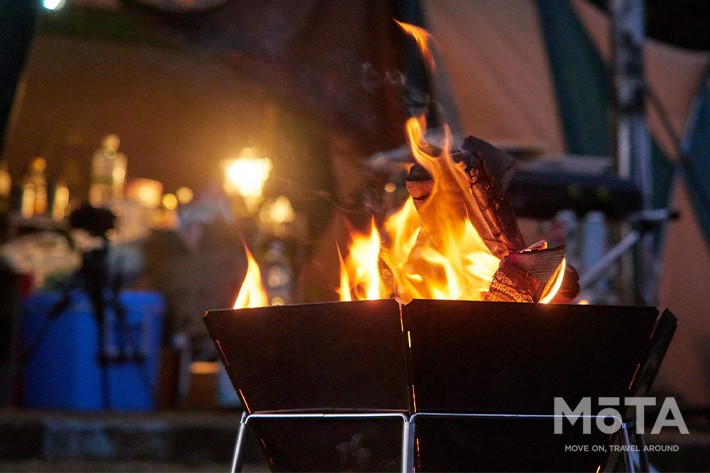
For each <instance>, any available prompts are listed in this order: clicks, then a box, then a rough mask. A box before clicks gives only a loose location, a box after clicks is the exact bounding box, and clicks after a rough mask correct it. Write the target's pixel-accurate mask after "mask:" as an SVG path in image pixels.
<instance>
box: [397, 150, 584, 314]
mask: <svg viewBox="0 0 710 473" xmlns="http://www.w3.org/2000/svg"><path fill="white" fill-rule="evenodd" d="M420 138H421V137H420ZM418 146H419V148H414V149H413V151H414V152H415V153H417V152H418V151H419V152H421V154H422V155H424V156H428V157H430V158H431V159H430V160H428V161H427V160H423V159H421V156H420V158H419V159H417V161H418V164H415V165H414V166H412V168H411V169H410V172H409V175H408V177H407V182H406V184H407V190H408V191H409V193H410V194H411V196H412V198H413V201H414V205H415V207H416V209H417V212H418V213H419V216H420V218H421V222H422V231H421V233H420V234H419V236H418V238H417V243H416V245H415V246H414V248H413V251H412V253H411V254H410V258H409V261H408V266H409V267H418V269H419V270H418V271H410V273H413V274H416V275H417V278H415V279H413V280H412V281H411V285H412V286H414V287H415V289H416V291H415V292H417V293H422V289H421V288H426V287H427V285H428V282H425V280H427V279H432V278H433V279H442V278H443V279H445V278H446V275H445V274H443V273H442V271H440V270H437V269H436V268H425V267H424V265H421V264H419V265H417V261H418V260H420V259H423V258H421V257H420V255H421V254H422V253H423V252H425V251H426V249H427V247H430V248H433V249H435V250H440V249H441V248H447V245H446V243H447V242H450V240H451V239H452V237H451V235H452V234H453V235H460V234H462V233H465V232H462V231H461V228H462V227H463V226H464V223H465V221H466V220H468V221H469V222H470V223H471V225H472V226H473V228H474V229H475V230H476V233H477V234H478V235H479V236H480V238H481V239H482V241H483V243H484V244H485V246H486V247H487V248H488V250H489V251H490V253H491V254H492V255H493V256H495V257H496V258H498V259H500V260H501V261H500V263H499V265H498V269H497V270H496V271H495V273H494V274H493V277H492V281H491V283H490V287H489V288H488V292H487V293H485V295H484V296H483V298H484V299H485V300H489V301H510V302H533V303H537V302H540V301H541V300H542V301H545V302H548V301H549V299H552V297H553V296H554V295H555V293H557V292H558V291H559V295H557V296H556V298H555V301H556V302H568V301H571V300H572V299H574V298H575V297H576V296H577V294H578V293H579V284H578V275H577V272H576V270H575V269H574V268H572V267H567V266H566V265H565V264H563V263H564V258H565V248H564V247H558V248H553V249H547V245H546V244H542V245H539V246H533V247H531V248H527V249H525V242H524V239H523V237H522V234H521V232H520V229H519V227H518V224H517V220H516V217H515V213H514V212H513V209H512V207H511V206H510V204H509V203H508V202H507V200H506V199H505V195H504V188H505V186H504V185H502V184H501V182H503V184H505V183H507V182H508V181H509V179H510V174H511V173H512V162H513V158H512V157H510V156H509V155H507V154H506V153H504V152H503V151H501V150H499V149H497V148H495V147H494V146H492V145H490V144H489V143H486V142H485V141H483V140H480V139H478V138H474V137H469V138H467V139H466V140H465V141H464V142H463V145H462V146H461V149H459V150H457V151H455V152H453V153H451V155H450V156H447V155H446V152H445V151H442V150H438V149H436V148H435V147H433V146H432V145H430V144H428V143H422V142H421V141H420V142H419V145H418ZM462 171H463V172H462ZM462 176H465V177H463V178H462ZM462 180H463V181H465V182H463V183H462ZM454 238H456V237H454ZM442 254H443V252H442ZM450 255H451V253H450V250H449V256H450ZM420 286H421V288H420ZM427 295H428V294H427Z"/></svg>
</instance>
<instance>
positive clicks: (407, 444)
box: [402, 418, 414, 473]
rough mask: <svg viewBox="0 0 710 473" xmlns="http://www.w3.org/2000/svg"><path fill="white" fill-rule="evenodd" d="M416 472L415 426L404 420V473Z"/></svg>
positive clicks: (408, 420)
mask: <svg viewBox="0 0 710 473" xmlns="http://www.w3.org/2000/svg"><path fill="white" fill-rule="evenodd" d="M413 471H414V424H412V422H411V421H410V419H407V418H405V419H404V425H403V426H402V473H412V472H413Z"/></svg>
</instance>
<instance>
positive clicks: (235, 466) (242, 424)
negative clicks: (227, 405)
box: [229, 412, 247, 473]
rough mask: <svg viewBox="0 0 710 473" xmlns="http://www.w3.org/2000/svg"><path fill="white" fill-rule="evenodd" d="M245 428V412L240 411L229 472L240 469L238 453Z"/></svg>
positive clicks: (239, 452)
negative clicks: (240, 415)
mask: <svg viewBox="0 0 710 473" xmlns="http://www.w3.org/2000/svg"><path fill="white" fill-rule="evenodd" d="M246 428H247V413H246V412H242V418H241V419H240V420H239V433H238V434H237V442H236V443H235V445H234V457H232V467H231V469H230V470H229V471H230V472H231V473H236V472H238V471H242V462H241V457H240V454H241V452H242V445H243V443H244V433H245V432H246Z"/></svg>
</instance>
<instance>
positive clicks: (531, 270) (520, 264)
mask: <svg viewBox="0 0 710 473" xmlns="http://www.w3.org/2000/svg"><path fill="white" fill-rule="evenodd" d="M565 253H566V251H565V247H564V246H558V247H555V248H550V249H541V250H525V251H521V252H516V253H510V254H509V255H508V256H506V257H505V258H503V259H502V260H501V262H500V265H499V266H498V270H497V271H496V272H495V274H494V275H493V281H492V282H491V287H490V289H489V291H488V294H487V295H486V297H485V300H487V301H503V302H532V303H537V302H539V301H540V299H542V298H543V297H544V296H546V295H547V294H548V292H549V291H550V289H551V288H552V285H553V283H554V281H555V280H556V278H557V276H558V273H559V271H560V269H561V267H560V266H561V264H562V261H563V259H564V258H565ZM570 268H571V270H570V273H569V277H568V274H567V270H565V279H563V286H564V284H568V287H567V290H569V291H570V294H566V295H565V296H567V295H571V292H574V289H573V288H574V285H575V280H576V279H578V278H574V274H576V270H574V268H572V267H571V266H570ZM565 280H569V282H567V283H566V282H565ZM578 287H579V284H578V283H577V288H578ZM578 292H579V290H578V289H577V293H578ZM576 296H577V294H576V293H575V294H574V295H573V296H572V298H571V299H574V298H575V297H576ZM571 299H570V300H571Z"/></svg>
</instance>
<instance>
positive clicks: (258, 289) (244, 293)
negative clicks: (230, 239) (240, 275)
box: [234, 245, 269, 309]
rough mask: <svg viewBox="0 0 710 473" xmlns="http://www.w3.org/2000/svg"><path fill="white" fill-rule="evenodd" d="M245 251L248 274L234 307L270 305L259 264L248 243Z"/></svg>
mask: <svg viewBox="0 0 710 473" xmlns="http://www.w3.org/2000/svg"><path fill="white" fill-rule="evenodd" d="M244 251H245V252H246V255H247V274H246V276H245V277H244V282H243V283H242V287H241V288H240V289H239V295H237V300H236V301H234V308H235V309H244V308H247V307H266V306H268V305H269V297H268V296H267V294H266V290H265V289H264V285H263V283H262V280H261V271H260V270H259V265H258V264H257V263H256V261H255V260H254V257H253V256H252V255H251V252H250V251H249V248H247V246H246V245H244Z"/></svg>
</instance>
